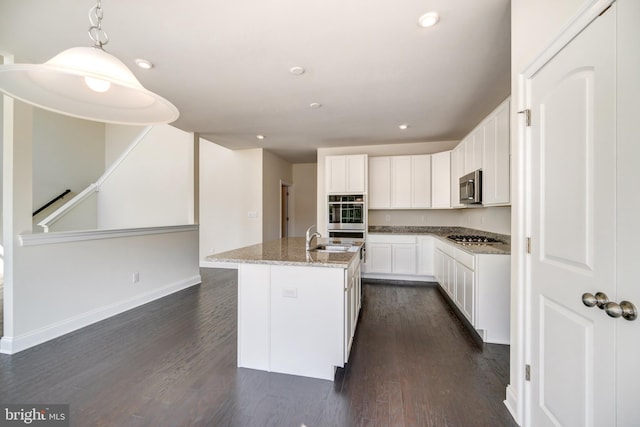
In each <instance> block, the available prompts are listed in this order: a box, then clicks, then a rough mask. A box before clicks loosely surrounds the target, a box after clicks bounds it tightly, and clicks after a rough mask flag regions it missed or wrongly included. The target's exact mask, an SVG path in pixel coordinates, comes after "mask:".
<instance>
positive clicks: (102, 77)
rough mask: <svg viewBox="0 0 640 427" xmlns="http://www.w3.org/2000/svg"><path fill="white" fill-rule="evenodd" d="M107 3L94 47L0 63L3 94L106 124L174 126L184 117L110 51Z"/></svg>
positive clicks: (97, 17) (95, 15)
mask: <svg viewBox="0 0 640 427" xmlns="http://www.w3.org/2000/svg"><path fill="white" fill-rule="evenodd" d="M102 18H103V11H102V5H101V1H100V0H98V2H97V4H96V6H94V7H93V8H92V9H91V10H90V11H89V22H90V23H91V26H90V27H89V37H90V38H91V40H93V42H94V45H93V46H87V47H72V48H71V49H67V50H65V51H62V52H60V53H59V54H58V55H56V56H54V57H53V58H51V59H50V60H49V61H47V62H45V63H44V64H5V65H0V91H2V92H4V93H5V94H7V95H9V96H11V97H13V98H15V99H18V100H20V101H24V102H26V103H28V104H32V105H35V106H36V107H40V108H43V109H45V110H50V111H53V112H56V113H60V114H65V115H68V116H73V117H78V118H81V119H87V120H95V121H100V122H105V123H118V124H129V125H149V124H159V123H170V122H173V121H175V120H176V119H177V118H178V116H179V115H180V113H179V112H178V109H177V108H176V107H175V106H174V105H173V104H172V103H170V102H169V101H167V100H166V99H164V98H163V97H161V96H159V95H157V94H155V93H153V92H151V91H149V90H147V89H145V88H144V87H143V86H142V84H140V82H139V81H138V79H136V77H135V76H134V75H133V73H132V72H131V70H129V69H128V68H127V66H126V65H125V64H124V63H123V62H122V61H120V60H119V59H118V58H116V57H115V56H113V55H111V54H109V53H107V52H106V51H105V50H104V48H103V47H104V45H106V44H107V43H109V37H108V36H107V33H106V32H104V30H103V29H102Z"/></svg>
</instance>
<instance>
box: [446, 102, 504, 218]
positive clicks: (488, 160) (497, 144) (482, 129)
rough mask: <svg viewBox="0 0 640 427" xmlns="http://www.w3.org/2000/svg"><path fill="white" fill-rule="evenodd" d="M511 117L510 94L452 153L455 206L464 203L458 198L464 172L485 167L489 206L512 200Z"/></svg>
mask: <svg viewBox="0 0 640 427" xmlns="http://www.w3.org/2000/svg"><path fill="white" fill-rule="evenodd" d="M509 118H510V113H509V98H507V99H506V100H505V101H504V102H503V103H502V104H500V105H499V106H498V108H496V109H495V110H493V112H491V114H489V115H488V116H487V117H486V118H485V119H484V120H483V121H482V122H481V123H480V124H479V125H478V126H476V128H475V129H474V130H473V131H472V132H471V133H470V134H469V135H467V136H466V137H465V138H464V139H463V140H462V141H461V142H460V144H458V146H457V147H456V148H455V149H454V152H453V154H452V156H451V161H452V163H451V172H452V175H451V205H452V206H454V207H462V205H460V203H459V200H458V199H459V198H460V189H459V188H458V187H457V186H458V180H459V178H460V176H462V175H466V174H468V173H471V172H473V171H475V170H477V169H482V204H483V205H485V206H492V205H508V204H510V202H511V197H510V191H511V165H510V162H511V146H510V134H509ZM456 169H457V170H456ZM456 175H457V176H456Z"/></svg>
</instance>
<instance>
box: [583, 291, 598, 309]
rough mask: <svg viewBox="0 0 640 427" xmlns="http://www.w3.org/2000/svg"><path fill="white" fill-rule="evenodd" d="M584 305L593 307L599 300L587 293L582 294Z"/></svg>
mask: <svg viewBox="0 0 640 427" xmlns="http://www.w3.org/2000/svg"><path fill="white" fill-rule="evenodd" d="M582 303H583V304H584V305H586V306H587V307H593V306H594V305H596V304H597V303H598V300H596V297H595V296H593V294H591V293H589V292H587V293H585V294H582Z"/></svg>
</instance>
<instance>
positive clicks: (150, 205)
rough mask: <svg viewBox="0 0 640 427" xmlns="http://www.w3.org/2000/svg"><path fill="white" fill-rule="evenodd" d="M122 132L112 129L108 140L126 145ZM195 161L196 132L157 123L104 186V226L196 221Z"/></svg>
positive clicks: (100, 203)
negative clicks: (194, 196)
mask: <svg viewBox="0 0 640 427" xmlns="http://www.w3.org/2000/svg"><path fill="white" fill-rule="evenodd" d="M110 126H114V125H107V127H110ZM121 134H122V133H121V132H108V133H107V134H106V135H107V137H108V138H107V140H106V145H107V146H111V145H115V146H116V147H120V145H121V142H120V139H119V137H120V136H121ZM112 138H115V139H112ZM129 142H130V141H129ZM118 149H119V148H118ZM113 151H117V149H116V150H113ZM193 162H194V151H193V135H192V134H190V133H187V132H184V131H182V130H180V129H177V128H174V127H173V126H169V125H159V126H154V127H153V128H152V129H151V131H150V132H149V133H148V134H147V135H146V136H145V137H144V138H143V139H142V141H141V142H140V143H139V144H138V145H137V146H136V147H135V148H134V149H133V150H131V152H130V153H129V155H128V156H127V157H126V158H125V159H124V161H123V162H122V163H120V165H119V167H118V168H117V169H116V170H115V171H114V172H113V173H112V174H111V175H110V176H109V177H108V178H107V179H106V181H105V182H104V183H102V185H101V186H100V191H99V192H98V228H99V229H103V230H104V229H118V228H135V227H153V226H166V225H181V224H190V223H192V221H193V202H194V200H193V185H194V183H193Z"/></svg>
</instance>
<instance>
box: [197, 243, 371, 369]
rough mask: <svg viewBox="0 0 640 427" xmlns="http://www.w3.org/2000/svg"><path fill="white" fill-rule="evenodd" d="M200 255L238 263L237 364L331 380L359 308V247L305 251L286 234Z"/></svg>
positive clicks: (343, 355) (344, 359)
mask: <svg viewBox="0 0 640 427" xmlns="http://www.w3.org/2000/svg"><path fill="white" fill-rule="evenodd" d="M207 258H208V259H209V260H212V261H218V262H234V263H237V264H238V367H243V368H251V369H259V370H263V371H269V372H279V373H284V374H292V375H300V376H305V377H312V378H320V379H325V380H330V381H333V379H334V374H335V369H336V367H343V366H344V364H345V363H346V362H347V361H348V360H349V352H350V350H351V344H352V342H353V336H354V334H355V330H356V324H357V319H358V313H359V310H360V301H361V287H360V286H361V282H360V247H359V246H353V248H352V250H350V251H348V252H345V253H326V252H313V251H311V252H307V251H305V248H304V238H285V239H280V240H276V241H273V242H267V243H265V244H260V245H254V246H250V247H247V248H242V249H238V250H235V251H230V252H226V253H223V254H219V255H213V256H210V257H207Z"/></svg>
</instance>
